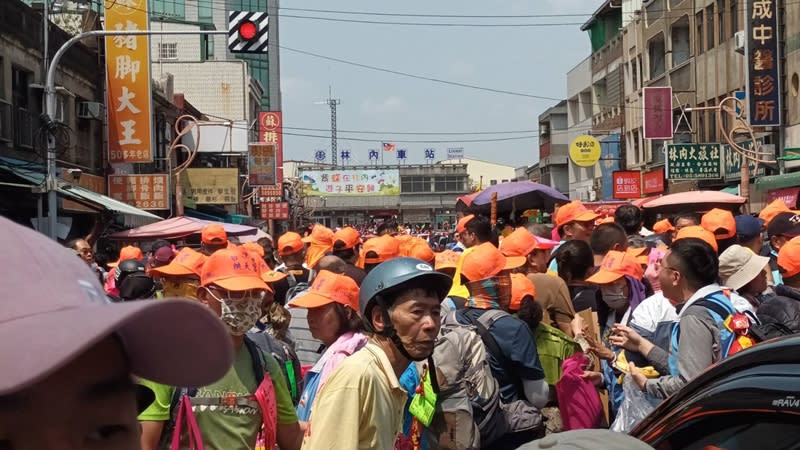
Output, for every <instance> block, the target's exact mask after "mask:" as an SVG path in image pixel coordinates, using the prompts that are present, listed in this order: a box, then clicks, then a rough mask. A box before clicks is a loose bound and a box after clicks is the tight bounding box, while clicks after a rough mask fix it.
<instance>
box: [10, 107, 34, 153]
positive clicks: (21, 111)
mask: <svg viewBox="0 0 800 450" xmlns="http://www.w3.org/2000/svg"><path fill="white" fill-rule="evenodd" d="M13 112H14V145H15V146H19V147H28V148H32V147H33V135H34V133H35V129H34V127H35V126H36V118H35V117H34V115H33V114H31V113H30V111H28V110H27V109H25V108H15V109H13Z"/></svg>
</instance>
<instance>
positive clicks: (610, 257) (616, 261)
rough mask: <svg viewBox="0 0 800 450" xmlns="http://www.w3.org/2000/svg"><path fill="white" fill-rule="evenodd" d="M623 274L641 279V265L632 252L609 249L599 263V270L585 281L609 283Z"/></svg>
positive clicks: (642, 272) (642, 274)
mask: <svg viewBox="0 0 800 450" xmlns="http://www.w3.org/2000/svg"><path fill="white" fill-rule="evenodd" d="M625 275H628V276H630V277H633V278H636V279H637V280H641V279H642V277H643V276H644V270H643V269H642V265H641V264H640V263H639V261H637V260H636V257H635V256H634V255H633V254H632V253H628V252H618V251H616V250H611V251H610V252H608V253H607V254H606V256H605V257H604V258H603V262H602V263H600V270H598V271H597V273H595V274H594V275H592V276H590V277H589V278H587V279H586V281H587V282H589V283H594V284H611V283H613V282H615V281H617V280H619V279H620V278H622V277H623V276H625Z"/></svg>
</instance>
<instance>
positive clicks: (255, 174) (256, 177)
mask: <svg viewBox="0 0 800 450" xmlns="http://www.w3.org/2000/svg"><path fill="white" fill-rule="evenodd" d="M247 161H248V169H249V171H250V186H263V185H266V184H276V183H277V180H276V178H275V165H276V164H275V146H274V145H271V144H250V152H249V154H248V155H247Z"/></svg>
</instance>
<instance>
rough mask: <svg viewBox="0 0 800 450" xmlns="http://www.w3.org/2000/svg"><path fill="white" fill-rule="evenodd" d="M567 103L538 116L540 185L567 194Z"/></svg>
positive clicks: (557, 105)
mask: <svg viewBox="0 0 800 450" xmlns="http://www.w3.org/2000/svg"><path fill="white" fill-rule="evenodd" d="M567 128H568V118H567V102H566V100H562V101H560V102H558V103H557V104H556V105H554V106H552V107H550V108H548V109H547V110H545V111H544V112H543V113H541V114H540V115H539V171H540V178H541V183H542V184H545V185H547V186H550V187H552V188H555V189H557V190H558V191H560V192H563V193H565V194H566V193H568V192H569V175H568V173H567V168H568V164H567V163H568V160H569V140H568V139H569V136H568V132H567Z"/></svg>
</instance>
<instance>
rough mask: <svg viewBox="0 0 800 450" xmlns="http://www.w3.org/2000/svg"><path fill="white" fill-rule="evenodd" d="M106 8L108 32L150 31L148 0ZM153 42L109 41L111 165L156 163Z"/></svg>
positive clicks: (112, 1) (113, 2) (110, 2)
mask: <svg viewBox="0 0 800 450" xmlns="http://www.w3.org/2000/svg"><path fill="white" fill-rule="evenodd" d="M104 7H105V25H106V30H110V31H114V30H117V31H129V30H147V29H148V20H147V0H125V1H119V0H105V1H104ZM149 42H150V41H149V39H148V37H147V36H108V37H106V38H105V43H106V79H107V82H108V89H107V95H108V98H107V102H106V105H107V108H106V109H107V111H108V153H109V154H108V159H109V161H110V162H111V163H137V162H151V161H153V151H152V126H151V121H152V119H151V118H152V117H153V113H152V96H151V95H150V44H149Z"/></svg>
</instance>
